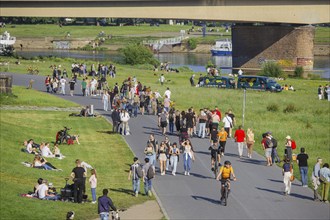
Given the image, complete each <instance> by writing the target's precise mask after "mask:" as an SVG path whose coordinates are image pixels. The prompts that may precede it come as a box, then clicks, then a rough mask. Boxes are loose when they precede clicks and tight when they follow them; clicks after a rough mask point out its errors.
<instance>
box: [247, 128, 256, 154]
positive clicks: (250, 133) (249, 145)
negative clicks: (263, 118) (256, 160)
mask: <svg viewBox="0 0 330 220" xmlns="http://www.w3.org/2000/svg"><path fill="white" fill-rule="evenodd" d="M255 142H256V141H255V140H254V133H253V131H252V129H251V128H248V129H247V132H246V145H247V149H248V158H252V152H253V145H254V143H255Z"/></svg>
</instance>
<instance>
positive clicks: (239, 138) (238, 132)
mask: <svg viewBox="0 0 330 220" xmlns="http://www.w3.org/2000/svg"><path fill="white" fill-rule="evenodd" d="M235 138H236V142H244V138H245V132H244V130H236V131H235Z"/></svg>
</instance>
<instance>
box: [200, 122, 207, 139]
mask: <svg viewBox="0 0 330 220" xmlns="http://www.w3.org/2000/svg"><path fill="white" fill-rule="evenodd" d="M205 126H206V123H199V129H198V137H201V138H205Z"/></svg>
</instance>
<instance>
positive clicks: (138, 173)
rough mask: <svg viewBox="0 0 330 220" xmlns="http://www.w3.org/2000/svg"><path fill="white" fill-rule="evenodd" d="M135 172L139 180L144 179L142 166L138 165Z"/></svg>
mask: <svg viewBox="0 0 330 220" xmlns="http://www.w3.org/2000/svg"><path fill="white" fill-rule="evenodd" d="M135 172H136V175H137V176H138V177H139V178H142V177H143V172H142V166H141V164H138V166H137V167H136V168H135Z"/></svg>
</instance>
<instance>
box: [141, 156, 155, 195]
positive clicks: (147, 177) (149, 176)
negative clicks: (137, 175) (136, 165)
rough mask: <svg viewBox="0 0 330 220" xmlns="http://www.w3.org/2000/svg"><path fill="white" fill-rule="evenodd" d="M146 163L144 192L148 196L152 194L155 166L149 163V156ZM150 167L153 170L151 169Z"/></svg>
mask: <svg viewBox="0 0 330 220" xmlns="http://www.w3.org/2000/svg"><path fill="white" fill-rule="evenodd" d="M144 161H145V164H144V165H143V168H142V172H143V183H144V192H145V194H146V195H148V196H152V193H151V187H152V179H153V177H154V176H155V167H154V166H153V165H152V164H150V163H149V158H145V159H144ZM149 168H150V169H151V171H149Z"/></svg>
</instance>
